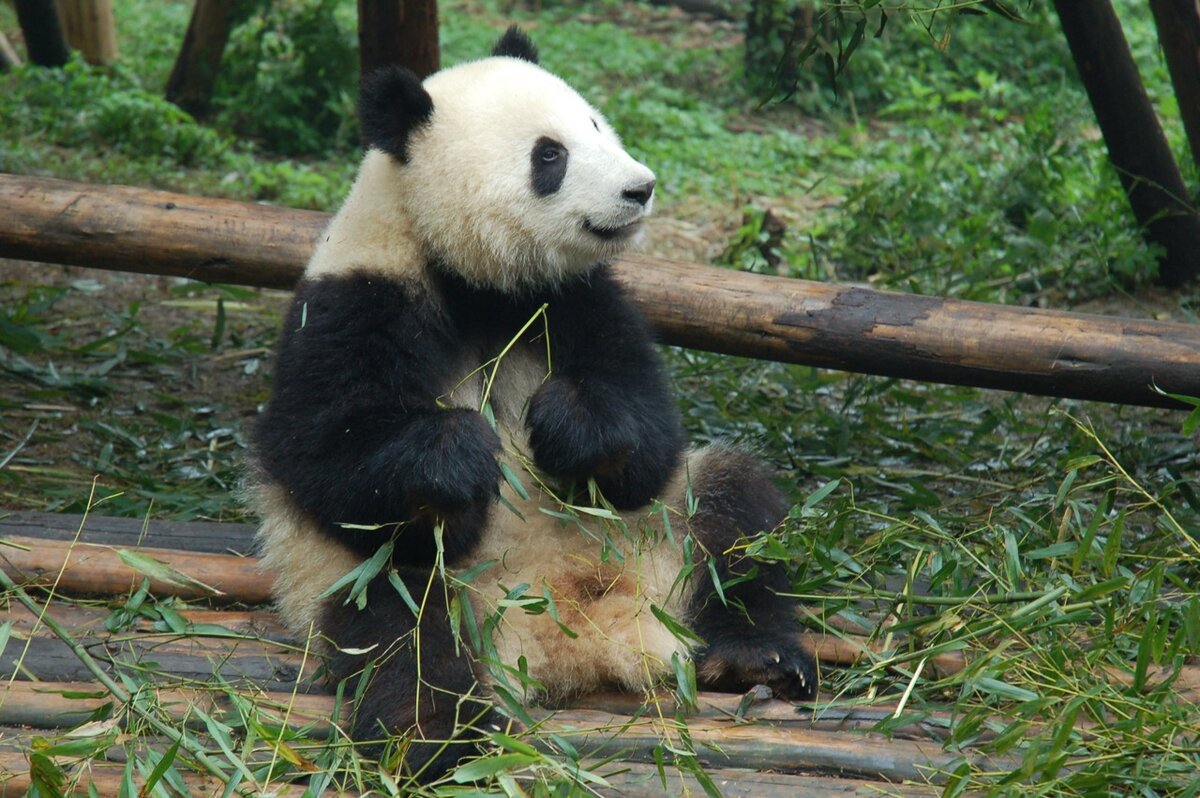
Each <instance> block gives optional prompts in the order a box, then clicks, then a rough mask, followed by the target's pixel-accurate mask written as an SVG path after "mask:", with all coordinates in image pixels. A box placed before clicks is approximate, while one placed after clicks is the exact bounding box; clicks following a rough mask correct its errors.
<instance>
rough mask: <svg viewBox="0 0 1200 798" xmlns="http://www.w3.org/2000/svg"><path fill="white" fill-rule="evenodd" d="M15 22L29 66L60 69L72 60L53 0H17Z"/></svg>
mask: <svg viewBox="0 0 1200 798" xmlns="http://www.w3.org/2000/svg"><path fill="white" fill-rule="evenodd" d="M16 6H17V20H18V21H19V22H20V24H21V33H22V34H24V36H25V49H26V50H27V51H28V52H29V60H30V62H31V63H34V64H37V65H38V66H44V67H60V66H62V65H63V64H65V63H67V60H68V59H69V58H70V57H71V53H70V51H69V50H68V49H67V41H66V39H64V38H63V31H62V21H61V20H59V18H58V9H57V8H55V6H54V0H16Z"/></svg>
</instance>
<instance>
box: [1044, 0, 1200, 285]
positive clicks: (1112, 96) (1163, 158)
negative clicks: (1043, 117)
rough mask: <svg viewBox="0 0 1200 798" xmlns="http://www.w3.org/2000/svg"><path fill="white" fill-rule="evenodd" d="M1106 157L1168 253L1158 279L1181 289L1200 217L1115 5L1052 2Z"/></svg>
mask: <svg viewBox="0 0 1200 798" xmlns="http://www.w3.org/2000/svg"><path fill="white" fill-rule="evenodd" d="M1054 8H1055V9H1056V10H1057V12H1058V18H1059V21H1060V22H1061V23H1062V29H1063V33H1064V34H1066V37H1067V44H1069V45H1070V47H1071V56H1072V57H1073V58H1074V59H1075V65H1076V66H1077V67H1078V69H1079V77H1080V78H1081V79H1082V80H1083V86H1084V88H1085V89H1086V90H1087V94H1088V99H1090V100H1091V103H1092V109H1093V110H1094V111H1095V112H1096V121H1097V122H1099V123H1100V132H1101V133H1102V134H1103V135H1104V143H1105V144H1106V145H1107V147H1108V155H1109V158H1110V159H1111V160H1112V164H1113V166H1114V167H1116V170H1117V174H1118V175H1119V177H1120V179H1121V185H1123V186H1124V187H1125V193H1126V195H1127V196H1128V197H1129V204H1130V205H1131V206H1132V207H1133V214H1134V216H1136V217H1137V221H1138V224H1139V225H1141V226H1142V230H1143V235H1144V236H1145V238H1146V240H1147V241H1149V242H1150V243H1153V244H1158V245H1159V246H1161V247H1162V248H1163V249H1164V250H1165V255H1164V256H1163V258H1162V260H1161V262H1160V263H1159V280H1160V281H1161V282H1162V283H1163V284H1164V285H1168V286H1178V285H1181V284H1182V283H1183V282H1184V281H1186V280H1190V279H1193V278H1195V277H1196V276H1197V275H1200V214H1197V213H1196V208H1195V207H1193V206H1192V204H1191V202H1190V200H1189V196H1190V195H1189V193H1188V190H1187V187H1186V186H1184V183H1183V178H1182V177H1181V176H1180V174H1179V167H1178V166H1177V165H1176V164H1175V158H1174V157H1173V156H1172V155H1171V148H1170V146H1168V144H1167V138H1166V136H1164V135H1163V131H1162V126H1161V125H1159V123H1158V117H1157V116H1155V114H1154V108H1153V107H1152V106H1151V105H1150V98H1149V97H1148V96H1147V95H1146V88H1145V86H1143V85H1142V80H1141V78H1140V77H1138V72H1137V66H1136V65H1135V64H1134V62H1133V55H1132V54H1131V53H1130V52H1129V44H1128V43H1127V42H1126V41H1125V34H1124V33H1123V32H1122V30H1121V22H1120V20H1119V19H1118V18H1117V15H1116V12H1115V11H1113V8H1112V3H1111V2H1110V0H1054ZM1180 99H1181V100H1182V99H1183V98H1180Z"/></svg>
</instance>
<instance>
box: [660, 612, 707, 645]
mask: <svg viewBox="0 0 1200 798" xmlns="http://www.w3.org/2000/svg"><path fill="white" fill-rule="evenodd" d="M650 612H652V613H653V614H654V617H655V618H657V619H658V621H659V623H661V624H662V625H663V626H665V627H667V631H669V632H670V633H671V634H673V635H675V637H676V638H677V639H679V640H685V641H692V642H694V643H703V642H704V641H703V640H701V639H700V637H699V636H698V635H697V634H696V633H695V632H693V631H692V630H691V629H689V628H687V627H686V626H684V625H683V624H681V623H680V622H679V621H677V620H675V619H674V618H672V617H671V616H670V615H668V614H667V613H666V612H664V611H663V610H662V609H661V608H659V606H658V605H657V604H651V605H650Z"/></svg>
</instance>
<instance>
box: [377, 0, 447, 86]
mask: <svg viewBox="0 0 1200 798" xmlns="http://www.w3.org/2000/svg"><path fill="white" fill-rule="evenodd" d="M358 48H359V68H360V71H361V74H363V75H367V74H369V73H371V72H373V71H375V70H376V69H378V68H379V67H381V66H385V65H387V64H398V65H400V66H403V67H408V68H409V69H411V70H412V71H413V72H415V73H416V74H417V76H418V77H420V78H425V77H428V76H429V75H432V74H433V73H434V72H437V70H438V66H439V64H440V55H439V52H440V51H439V49H438V17H437V0H358Z"/></svg>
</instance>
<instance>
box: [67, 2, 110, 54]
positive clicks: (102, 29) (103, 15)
mask: <svg viewBox="0 0 1200 798" xmlns="http://www.w3.org/2000/svg"><path fill="white" fill-rule="evenodd" d="M58 11H59V15H60V16H61V18H62V23H63V27H64V28H65V29H66V35H67V44H69V45H70V46H71V47H74V48H75V49H76V50H79V51H80V52H81V53H83V58H84V60H85V61H87V62H88V63H89V64H97V65H101V66H104V65H108V64H111V63H112V62H114V61H116V60H117V58H118V56H119V55H120V54H119V53H118V51H117V28H116V24H115V23H114V22H113V9H112V0H58Z"/></svg>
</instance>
